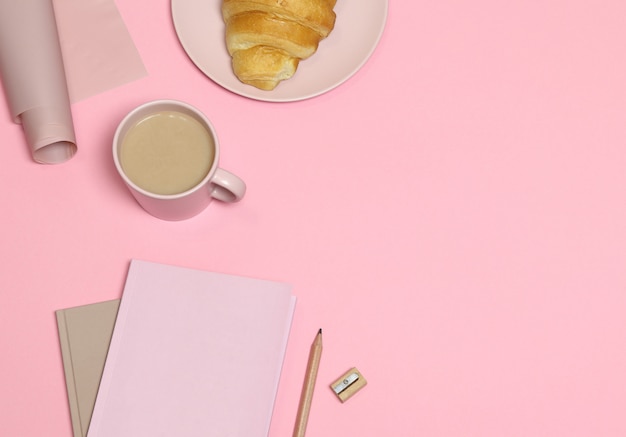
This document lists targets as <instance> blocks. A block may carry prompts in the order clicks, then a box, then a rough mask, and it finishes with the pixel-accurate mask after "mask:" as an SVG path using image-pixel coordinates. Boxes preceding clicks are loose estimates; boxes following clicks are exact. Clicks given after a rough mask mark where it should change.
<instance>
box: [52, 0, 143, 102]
mask: <svg viewBox="0 0 626 437" xmlns="http://www.w3.org/2000/svg"><path fill="white" fill-rule="evenodd" d="M53 4H54V10H55V14H56V19H57V26H58V30H59V40H60V42H61V50H62V52H63V60H64V64H65V73H66V77H67V83H68V88H69V94H70V100H71V101H72V102H77V101H80V100H83V99H85V98H88V97H91V96H94V95H96V94H99V93H101V92H104V91H107V90H109V89H113V88H116V87H118V86H120V85H123V84H126V83H129V82H132V81H133V80H136V79H139V78H141V77H144V76H145V75H146V74H147V72H146V69H145V67H144V65H143V62H142V61H141V57H140V55H139V52H138V51H137V48H136V47H135V44H134V43H133V41H132V38H131V36H130V33H129V32H128V29H127V28H126V25H125V23H124V21H123V19H122V17H121V16H120V13H119V11H118V9H117V7H116V5H115V2H114V1H113V0H53Z"/></svg>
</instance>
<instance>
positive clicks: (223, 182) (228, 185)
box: [211, 168, 246, 203]
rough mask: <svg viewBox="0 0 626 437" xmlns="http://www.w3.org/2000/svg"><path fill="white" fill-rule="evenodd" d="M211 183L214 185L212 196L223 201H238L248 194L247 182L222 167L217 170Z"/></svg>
mask: <svg viewBox="0 0 626 437" xmlns="http://www.w3.org/2000/svg"><path fill="white" fill-rule="evenodd" d="M211 184H212V186H213V190H212V191H211V197H213V198H215V199H217V200H221V201H222V202H227V203H233V202H238V201H240V200H241V199H242V198H243V196H244V194H246V183H245V182H244V181H243V180H242V179H241V178H240V177H239V176H236V175H234V174H232V173H231V172H229V171H226V170H224V169H222V168H218V169H217V170H216V171H215V174H214V175H213V178H212V179H211Z"/></svg>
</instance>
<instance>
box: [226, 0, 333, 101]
mask: <svg viewBox="0 0 626 437" xmlns="http://www.w3.org/2000/svg"><path fill="white" fill-rule="evenodd" d="M335 3H336V0H223V1H222V17H223V19H224V23H225V24H226V47H227V49H228V53H229V54H230V56H231V58H232V67H233V72H234V73H235V75H236V76H237V78H239V80H240V81H241V82H243V83H246V84H248V85H252V86H254V87H257V88H259V89H262V90H266V91H270V90H273V89H274V88H276V86H277V85H278V84H279V83H280V82H281V81H283V80H287V79H289V78H291V77H292V76H293V75H294V73H295V72H296V69H297V68H298V63H299V62H300V60H302V59H306V58H308V57H310V56H311V55H313V53H315V52H316V51H317V48H318V45H319V43H320V41H321V40H323V39H324V38H326V37H327V36H328V35H329V34H330V32H331V31H332V30H333V28H334V26H335V18H336V15H335V12H334V11H333V8H334V7H335Z"/></svg>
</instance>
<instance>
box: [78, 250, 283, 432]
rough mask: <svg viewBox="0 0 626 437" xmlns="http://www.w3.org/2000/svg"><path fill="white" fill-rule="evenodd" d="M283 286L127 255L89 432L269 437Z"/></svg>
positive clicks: (280, 347)
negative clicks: (133, 258)
mask: <svg viewBox="0 0 626 437" xmlns="http://www.w3.org/2000/svg"><path fill="white" fill-rule="evenodd" d="M294 308H295V297H294V296H292V294H291V287H290V286H289V285H287V284H283V283H276V282H270V281H264V280H258V279H251V278H244V277H239V276H231V275H223V274H218V273H210V272H206V271H200V270H192V269H186V268H181V267H174V266H167V265H163V264H155V263H149V262H145V261H137V260H133V261H132V262H131V266H130V269H129V272H128V277H127V280H126V285H125V287H124V293H123V295H122V299H121V303H120V308H119V312H118V316H117V320H116V323H115V328H114V331H113V336H112V338H111V345H110V347H109V353H108V355H107V361H106V364H105V367H104V372H103V375H102V381H101V383H100V388H99V390H98V396H97V399H96V404H95V407H94V411H93V415H92V418H91V423H90V425H89V430H88V434H87V435H88V437H131V436H132V437H148V436H149V437H153V436H157V435H163V436H186V437H193V436H198V437H199V436H202V437H210V436H216V437H217V436H220V437H221V436H230V437H265V436H267V434H268V432H269V426H270V420H271V416H272V410H273V406H274V400H275V396H276V392H277V389H278V382H279V378H280V372H281V368H282V363H283V358H284V355H285V349H286V346H287V339H288V336H289V330H290V327H291V320H292V317H293V312H294Z"/></svg>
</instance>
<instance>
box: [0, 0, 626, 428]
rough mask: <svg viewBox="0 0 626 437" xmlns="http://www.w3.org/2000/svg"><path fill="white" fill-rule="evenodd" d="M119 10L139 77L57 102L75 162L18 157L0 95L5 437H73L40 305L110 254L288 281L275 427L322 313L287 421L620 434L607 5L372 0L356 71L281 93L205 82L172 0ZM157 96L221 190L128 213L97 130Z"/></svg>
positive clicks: (56, 354)
mask: <svg viewBox="0 0 626 437" xmlns="http://www.w3.org/2000/svg"><path fill="white" fill-rule="evenodd" d="M117 4H118V8H119V10H120V13H121V15H122V17H123V18H124V20H125V22H126V24H127V26H128V29H129V31H130V33H131V35H132V37H133V40H134V42H135V44H136V45H137V48H138V50H139V52H140V53H141V56H142V59H143V61H144V63H145V65H146V68H147V71H148V76H146V77H145V78H142V79H140V80H137V81H134V82H132V83H129V84H127V85H124V86H121V87H119V88H116V89H113V90H110V91H107V92H104V93H102V94H99V95H97V96H93V97H91V98H88V99H86V100H83V101H80V102H78V103H75V104H74V105H73V107H72V109H73V111H74V120H75V124H76V131H77V137H78V142H79V152H78V154H77V155H76V157H74V158H73V159H72V160H71V161H70V162H68V163H66V164H63V165H59V166H41V165H38V164H35V163H34V162H32V160H31V158H30V155H29V152H28V149H27V147H26V145H25V143H24V139H23V135H22V131H21V128H20V127H19V126H17V125H15V124H13V123H12V122H11V121H10V117H9V114H8V111H7V108H6V105H5V104H2V105H0V137H1V138H2V141H1V143H2V144H1V150H2V159H1V160H0V166H1V168H0V174H2V184H0V199H1V200H2V204H3V205H2V213H1V215H0V217H1V218H0V220H1V226H0V241H1V243H2V244H1V245H0V354H1V356H2V357H1V359H0V435H2V436H27V437H29V436H44V435H46V436H55V437H60V436H71V427H70V418H69V410H68V406H67V398H66V392H65V383H64V377H63V371H62V364H61V356H60V350H59V344H58V337H57V331H56V324H55V319H54V310H56V309H59V308H65V307H70V306H76V305H81V304H87V303H92V302H97V301H102V300H106V299H113V298H116V297H119V296H120V294H121V289H122V286H123V282H124V277H125V274H126V270H127V268H128V263H129V260H130V259H131V258H140V259H145V260H148V261H156V262H163V263H170V264H176V265H182V266H186V267H192V268H201V269H206V270H212V271H217V272H223V273H231V274H241V275H246V276H254V277H259V278H264V279H274V280H280V281H287V282H290V283H292V284H293V286H294V293H295V294H296V295H297V296H298V299H299V301H298V307H297V310H296V316H295V320H294V325H293V330H292V335H291V338H290V343H289V346H288V352H287V357H286V361H285V365H284V371H283V375H282V380H281V386H280V390H279V394H278V398H277V402H276V409H275V414H274V417H273V423H272V429H271V433H270V435H271V436H272V437H278V436H288V435H291V430H292V427H293V422H294V418H295V414H296V409H297V403H298V397H299V393H300V387H301V382H302V378H303V372H304V368H305V365H306V359H307V354H308V348H309V345H310V342H311V340H312V339H313V336H314V334H315V332H316V331H317V329H318V328H320V327H322V328H323V329H324V347H325V349H324V355H323V357H322V363H321V367H320V373H319V379H318V386H317V390H316V393H315V398H314V401H313V409H312V412H311V418H310V422H309V429H308V434H307V435H310V436H359V437H365V436H368V437H369V436H371V437H380V436H383V435H389V436H481V437H490V436H493V437H497V436H498V437H499V436H533V437H537V436H568V437H575V436H616V437H617V436H620V437H623V436H624V435H626V414H624V411H626V269H624V265H625V262H626V249H625V247H626V246H625V244H626V147H625V144H626V27H625V26H624V18H623V17H624V16H626V3H625V2H623V1H617V0H614V1H611V0H606V1H598V2H590V1H579V0H573V1H572V0H570V1H565V0H556V1H552V2H533V1H530V2H529V1H522V0H516V1H509V2H502V1H493V0H491V1H490V0H477V1H474V2H461V1H451V0H440V1H436V2H409V1H396V0H392V1H391V3H390V10H389V17H388V21H387V28H386V31H385V33H384V35H383V38H382V40H381V42H380V45H379V46H378V49H377V50H376V52H375V53H374V55H373V56H372V58H371V59H370V60H369V62H367V64H366V65H365V66H364V68H363V69H361V70H360V71H359V72H358V74H356V75H355V76H354V77H353V78H352V79H350V80H349V81H348V82H346V83H345V84H344V85H342V86H341V87H339V88H337V89H335V90H334V91H332V92H330V93H328V94H325V95H323V96H320V97H317V98H314V99H311V100H307V101H302V102H296V103H288V104H276V103H266V102H258V101H252V100H248V99H245V98H242V97H239V96H237V95H234V94H231V93H229V92H228V91H226V90H224V89H222V88H220V87H219V86H217V85H216V84H214V83H213V82H211V81H210V80H208V79H207V78H206V77H205V76H204V75H203V74H202V73H201V72H200V71H199V70H198V69H196V68H195V67H194V65H193V64H192V63H191V62H190V61H189V59H188V58H187V57H186V55H185V53H184V52H183V50H182V49H181V46H180V44H179V42H178V40H177V39H176V37H175V33H174V30H173V26H172V23H171V17H170V12H169V6H170V5H169V1H167V0H134V1H129V0H118V1H117ZM155 98H176V99H180V100H184V101H187V102H189V103H191V104H193V105H196V106H198V107H199V108H201V109H202V110H203V111H204V112H205V113H206V114H207V115H208V116H209V117H210V118H211V120H212V121H213V122H214V124H215V126H216V127H217V129H218V131H219V133H220V137H221V142H222V145H223V151H222V164H223V166H224V167H225V168H228V169H230V170H232V171H234V172H236V173H238V174H240V175H241V176H242V177H243V178H244V179H245V180H246V181H247V183H248V188H249V190H248V193H247V196H246V198H245V199H244V200H243V201H242V202H241V203H239V204H235V205H223V204H213V205H211V206H210V210H207V211H206V212H205V213H204V214H202V215H200V216H198V217H196V218H194V219H192V220H189V221H186V222H180V223H169V222H163V221H160V220H157V219H154V218H152V217H151V216H149V215H147V214H146V213H144V212H143V211H142V210H141V209H140V208H139V207H138V206H137V204H136V203H135V202H134V200H133V199H132V198H131V197H130V194H129V193H128V191H127V190H126V188H125V187H124V185H123V184H122V182H121V181H120V180H119V178H118V177H117V175H116V173H115V170H114V166H113V163H112V160H111V157H110V143H111V139H112V136H113V130H114V128H115V126H116V125H117V123H118V121H119V120H120V119H121V118H122V116H123V115H124V114H125V113H126V112H127V111H129V110H130V109H131V108H132V107H134V106H136V105H138V104H140V103H142V102H144V101H147V100H151V99H155ZM351 366H357V367H358V368H359V370H360V371H361V372H362V373H363V374H364V376H365V377H366V378H367V379H368V381H369V384H368V386H367V387H366V388H365V389H364V390H363V391H361V392H360V393H358V394H357V395H356V396H355V397H354V398H352V399H350V400H349V401H348V402H347V403H345V404H341V403H340V402H339V401H338V400H337V399H336V398H335V396H334V395H333V393H332V392H331V391H330V389H329V388H328V385H329V384H330V383H331V382H332V381H333V380H334V379H335V378H336V377H338V376H339V375H340V374H341V373H343V372H344V371H345V370H347V369H348V368H349V367H351Z"/></svg>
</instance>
